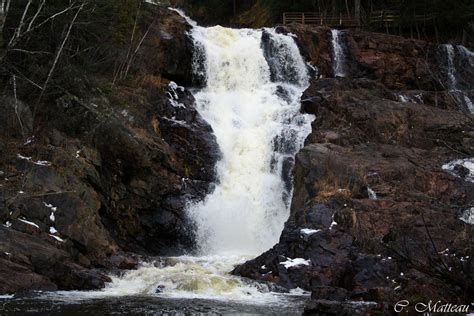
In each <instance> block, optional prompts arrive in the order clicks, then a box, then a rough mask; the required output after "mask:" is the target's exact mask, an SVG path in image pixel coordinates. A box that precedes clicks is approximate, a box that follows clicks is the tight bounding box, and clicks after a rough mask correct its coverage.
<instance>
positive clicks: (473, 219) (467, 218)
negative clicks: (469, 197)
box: [459, 207, 474, 225]
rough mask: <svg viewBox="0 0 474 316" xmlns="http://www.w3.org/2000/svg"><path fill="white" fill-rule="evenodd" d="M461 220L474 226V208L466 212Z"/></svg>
mask: <svg viewBox="0 0 474 316" xmlns="http://www.w3.org/2000/svg"><path fill="white" fill-rule="evenodd" d="M459 219H460V220H462V221H463V222H465V223H467V224H471V225H474V207H471V208H470V209H468V210H465V211H464V213H463V214H462V216H461V217H460V218H459Z"/></svg>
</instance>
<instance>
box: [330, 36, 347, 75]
mask: <svg viewBox="0 0 474 316" xmlns="http://www.w3.org/2000/svg"><path fill="white" fill-rule="evenodd" d="M331 35H332V39H331V43H332V51H333V64H332V65H333V72H334V77H345V76H346V71H345V66H344V63H345V59H346V56H345V53H344V47H343V44H342V42H341V40H342V37H341V31H339V30H331Z"/></svg>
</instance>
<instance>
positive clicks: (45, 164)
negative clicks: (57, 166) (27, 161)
mask: <svg viewBox="0 0 474 316" xmlns="http://www.w3.org/2000/svg"><path fill="white" fill-rule="evenodd" d="M33 163H34V164H35V165H38V166H44V167H49V166H51V162H49V161H46V160H38V161H33Z"/></svg>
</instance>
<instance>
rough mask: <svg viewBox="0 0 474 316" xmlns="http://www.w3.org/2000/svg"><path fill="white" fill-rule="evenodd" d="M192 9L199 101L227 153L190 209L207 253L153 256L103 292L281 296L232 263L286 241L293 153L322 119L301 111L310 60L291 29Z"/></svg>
mask: <svg viewBox="0 0 474 316" xmlns="http://www.w3.org/2000/svg"><path fill="white" fill-rule="evenodd" d="M175 11H176V12H178V13H179V14H181V15H183V16H184V14H183V13H182V12H181V11H179V10H175ZM184 17H185V18H186V19H187V20H188V22H189V23H190V24H191V25H192V26H193V28H192V30H191V32H190V35H191V36H192V38H193V40H194V47H195V56H194V64H193V69H194V72H195V75H197V76H198V77H199V79H202V81H203V82H204V88H202V89H201V90H200V91H197V92H195V93H194V96H195V99H196V108H197V110H198V111H199V113H200V114H201V115H202V117H203V118H204V119H205V120H206V121H207V122H208V123H209V124H210V125H211V127H212V129H213V132H214V134H215V136H216V140H217V143H218V145H219V147H220V149H221V152H222V158H221V160H220V161H219V162H218V164H217V166H216V168H217V170H216V171H217V177H218V179H217V181H216V185H215V190H214V191H213V192H212V193H211V194H209V195H208V196H207V197H206V198H205V200H204V201H202V202H200V203H197V204H192V205H189V206H188V209H187V211H188V214H189V217H190V218H191V219H192V220H194V222H195V227H196V229H197V231H196V238H197V244H198V246H199V252H198V256H197V257H189V256H182V257H177V258H167V259H166V262H164V263H162V264H159V265H156V264H155V265H152V264H148V265H144V266H143V267H142V268H140V269H138V270H136V271H130V272H129V273H127V274H126V275H124V276H121V277H113V282H112V283H111V284H110V285H109V286H108V287H107V288H106V289H105V290H104V291H102V292H100V293H99V294H97V295H104V294H105V295H133V294H154V293H155V291H158V292H159V293H160V295H162V296H164V297H172V298H189V297H191V298H208V299H219V300H220V299H225V300H229V299H231V300H242V301H245V302H248V301H249V300H251V301H252V302H253V303H258V302H268V301H275V300H278V301H279V300H280V296H278V295H277V294H275V293H271V291H270V289H269V288H268V287H267V286H265V285H262V284H259V283H252V282H249V281H244V280H242V279H240V278H238V277H236V276H232V275H229V274H228V272H229V271H230V270H231V269H232V268H233V266H235V264H237V263H241V262H244V261H245V260H248V259H250V258H251V257H252V256H255V255H258V254H260V253H261V252H263V251H265V250H267V249H269V248H270V247H272V246H273V245H274V244H275V243H276V242H278V238H279V236H280V234H281V231H282V230H283V226H284V223H285V221H286V220H287V218H288V216H289V201H290V199H291V195H292V181H291V169H292V167H293V161H294V156H295V154H296V153H297V152H298V151H299V150H300V148H301V147H302V146H303V142H304V139H305V138H306V137H307V135H308V134H309V133H310V132H311V122H312V120H313V119H314V118H313V116H312V115H308V114H302V113H301V112H300V107H301V104H300V98H301V95H302V93H303V91H304V90H305V89H306V88H307V86H308V81H309V74H308V70H307V68H306V67H307V66H306V64H305V62H304V60H303V58H302V57H301V54H300V52H299V50H298V47H297V45H296V43H295V41H294V39H293V38H292V37H291V36H288V35H283V34H277V33H276V32H275V31H274V30H273V29H264V30H252V29H230V28H224V27H220V26H214V27H208V28H204V27H200V26H198V25H197V24H196V23H195V22H193V21H191V20H189V18H187V17H186V16H184ZM94 295H96V294H94Z"/></svg>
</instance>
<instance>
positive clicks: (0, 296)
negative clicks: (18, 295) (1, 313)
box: [0, 294, 14, 300]
mask: <svg viewBox="0 0 474 316" xmlns="http://www.w3.org/2000/svg"><path fill="white" fill-rule="evenodd" d="M13 296H14V295H13V294H11V295H10V294H5V295H0V300H9V299H11V298H13Z"/></svg>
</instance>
